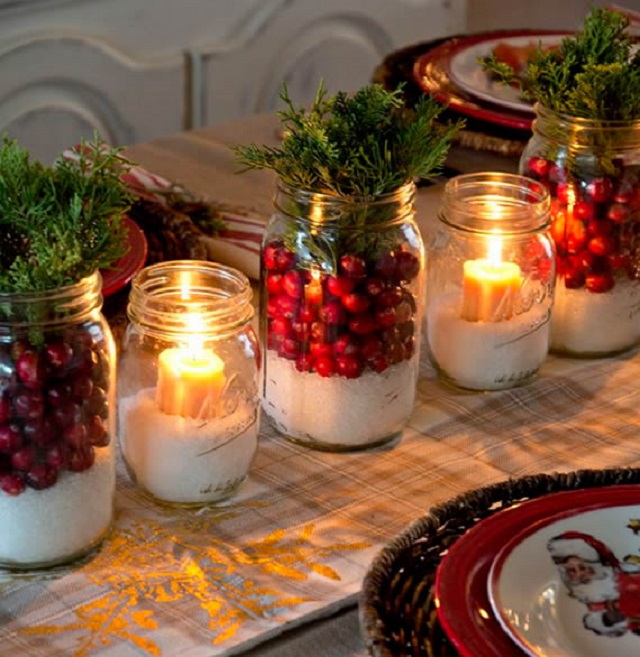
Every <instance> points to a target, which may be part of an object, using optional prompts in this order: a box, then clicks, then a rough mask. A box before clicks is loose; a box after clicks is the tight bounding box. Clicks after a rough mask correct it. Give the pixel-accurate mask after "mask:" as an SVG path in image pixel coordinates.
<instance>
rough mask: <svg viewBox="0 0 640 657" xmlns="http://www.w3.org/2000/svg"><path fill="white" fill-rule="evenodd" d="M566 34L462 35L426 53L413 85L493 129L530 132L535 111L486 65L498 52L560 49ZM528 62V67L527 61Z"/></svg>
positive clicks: (415, 67)
mask: <svg viewBox="0 0 640 657" xmlns="http://www.w3.org/2000/svg"><path fill="white" fill-rule="evenodd" d="M566 35H567V33H566V32H549V31H543V32H541V31H531V30H517V31H505V30H503V31H499V32H485V33H478V34H473V35H469V36H457V37H452V38H450V39H445V40H444V41H440V42H438V43H437V45H435V46H434V47H431V48H427V49H425V50H424V51H423V52H422V53H421V54H420V55H419V56H418V57H416V59H415V62H414V64H413V75H412V77H413V82H414V83H415V84H417V85H418V86H419V87H420V88H421V89H422V90H423V92H426V93H428V94H429V95H431V96H433V97H434V98H436V99H437V100H438V101H439V102H441V103H443V104H445V105H447V106H448V107H449V110H450V111H452V112H455V113H458V114H460V115H463V116H465V117H470V118H472V119H473V120H477V121H479V122H480V123H483V124H485V125H486V126H487V127H488V128H494V129H496V128H497V129H500V128H502V129H504V128H507V129H511V130H516V131H518V130H520V131H529V130H530V129H531V123H532V121H533V108H532V106H531V104H530V103H528V102H527V101H525V100H524V99H523V98H522V96H521V94H520V91H519V90H518V89H517V88H515V87H508V86H505V85H503V84H501V83H500V82H498V81H496V80H494V79H493V78H492V77H491V76H490V75H489V74H488V73H486V72H485V71H483V70H482V66H481V64H480V60H482V59H483V58H485V57H487V56H489V55H490V54H491V53H492V52H493V51H494V50H496V48H498V50H502V51H507V52H508V51H510V52H512V53H514V54H516V53H518V52H526V50H527V49H531V48H535V47H537V46H538V45H540V46H541V47H543V48H546V47H554V46H557V45H559V44H560V41H561V39H562V37H563V36H566ZM523 63H524V62H523Z"/></svg>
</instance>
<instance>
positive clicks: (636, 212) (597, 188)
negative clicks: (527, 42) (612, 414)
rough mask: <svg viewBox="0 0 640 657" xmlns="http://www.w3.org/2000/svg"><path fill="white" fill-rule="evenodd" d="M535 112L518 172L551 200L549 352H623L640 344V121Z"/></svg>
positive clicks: (592, 354) (581, 354)
mask: <svg viewBox="0 0 640 657" xmlns="http://www.w3.org/2000/svg"><path fill="white" fill-rule="evenodd" d="M536 111H537V115H536V119H535V121H534V124H533V133H534V134H533V137H532V139H531V140H530V142H529V144H528V145H527V147H526V148H525V151H524V153H523V154H522V157H521V160H520V171H521V172H522V173H523V174H525V175H527V176H529V177H532V178H535V179H536V180H539V181H540V182H542V183H544V184H545V185H546V186H547V187H548V188H549V191H550V193H551V218H552V225H551V234H552V237H553V240H554V242H555V245H556V250H557V269H556V271H557V282H556V291H555V301H554V308H553V312H552V319H551V350H552V351H555V352H557V353H560V354H567V355H571V356H576V357H586V358H588V357H599V356H609V355H613V354H616V353H620V352H624V351H626V350H628V349H630V348H631V347H633V346H635V345H636V344H637V343H638V341H640V284H639V278H640V121H601V120H597V121H595V120H589V119H581V118H575V117H571V116H566V115H563V114H559V113H557V112H554V111H551V110H549V109H547V108H545V107H542V106H540V105H538V106H537V108H536Z"/></svg>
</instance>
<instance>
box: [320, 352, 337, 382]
mask: <svg viewBox="0 0 640 657" xmlns="http://www.w3.org/2000/svg"><path fill="white" fill-rule="evenodd" d="M335 371H336V362H335V360H334V359H333V358H330V357H328V356H320V357H318V358H317V359H316V372H317V373H318V374H319V375H320V376H322V377H329V376H332V375H333V374H334V373H335Z"/></svg>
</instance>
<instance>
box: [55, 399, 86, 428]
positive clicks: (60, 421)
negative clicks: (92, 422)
mask: <svg viewBox="0 0 640 657" xmlns="http://www.w3.org/2000/svg"><path fill="white" fill-rule="evenodd" d="M81 416H82V409H81V408H80V405H79V404H77V403H76V402H74V401H72V400H70V399H67V400H65V401H64V402H63V403H62V404H60V406H58V407H56V408H54V409H52V410H51V413H50V417H51V418H52V419H53V421H54V422H55V423H56V424H57V425H58V426H59V427H61V428H64V427H67V426H69V425H70V424H72V423H74V422H78V421H79V420H80V418H81Z"/></svg>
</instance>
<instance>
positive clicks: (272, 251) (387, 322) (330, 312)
mask: <svg viewBox="0 0 640 657" xmlns="http://www.w3.org/2000/svg"><path fill="white" fill-rule="evenodd" d="M414 191H415V187H414V185H413V183H407V184H405V185H403V186H402V187H400V188H399V189H397V190H396V191H393V192H390V193H388V194H384V195H381V196H379V197H369V198H366V197H363V198H358V197H345V196H339V195H337V194H330V193H320V192H312V191H309V190H303V189H298V188H294V187H292V186H290V185H287V184H286V183H284V182H282V181H280V183H279V185H278V187H277V192H276V196H275V212H274V214H273V216H272V218H271V221H270V222H269V224H268V226H267V229H266V233H265V236H264V242H263V248H262V276H261V277H262V285H261V290H262V294H261V305H262V315H261V331H262V336H263V342H264V347H265V378H264V394H263V408H264V411H265V413H266V415H267V416H268V417H269V419H270V420H271V422H272V424H273V425H274V426H275V428H276V429H277V430H278V431H279V432H280V433H281V434H282V435H283V436H285V437H287V438H289V439H290V440H293V441H295V442H298V443H302V444H304V445H306V446H309V447H313V448H316V449H322V450H328V451H350V450H357V449H364V448H370V447H374V446H377V445H381V444H384V443H387V442H389V441H392V440H394V439H396V438H398V437H399V436H400V434H401V432H402V428H403V427H404V425H405V423H406V422H407V420H408V419H409V416H410V415H411V412H412V410H413V403H414V399H415V393H416V382H417V377H418V360H419V358H418V352H419V346H420V329H421V322H420V317H421V311H422V304H421V296H422V291H423V278H424V253H423V243H422V239H421V236H420V233H419V230H418V228H417V225H416V223H415V221H414V210H413V198H414Z"/></svg>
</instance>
